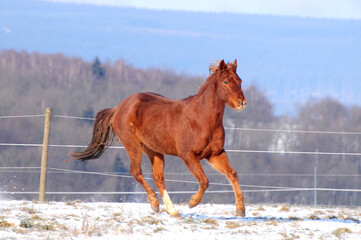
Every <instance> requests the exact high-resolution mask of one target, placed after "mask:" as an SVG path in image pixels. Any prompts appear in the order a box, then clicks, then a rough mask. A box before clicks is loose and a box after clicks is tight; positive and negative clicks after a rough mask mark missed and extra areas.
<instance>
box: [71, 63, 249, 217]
mask: <svg viewBox="0 0 361 240" xmlns="http://www.w3.org/2000/svg"><path fill="white" fill-rule="evenodd" d="M236 71H237V59H236V60H235V61H234V62H233V63H229V62H228V63H225V61H224V60H221V61H219V64H212V65H210V67H209V77H208V78H207V79H206V81H205V82H204V83H203V85H202V86H201V87H200V89H199V91H198V93H197V94H196V95H194V96H189V97H187V98H184V99H181V100H170V99H168V98H166V97H164V96H162V95H159V94H156V93H136V94H133V95H130V96H129V97H127V98H125V99H124V100H123V101H122V102H120V104H119V105H118V106H116V107H114V108H108V109H104V110H102V111H100V112H98V113H97V115H96V118H95V122H94V128H93V136H92V140H91V142H90V144H89V145H88V146H87V148H86V149H85V150H84V151H81V152H72V153H70V156H71V157H72V158H73V159H77V160H80V161H86V160H89V159H96V158H99V157H100V156H101V155H102V153H103V152H104V151H105V150H106V149H107V148H108V147H109V146H110V145H111V144H112V142H113V140H114V138H115V136H117V138H118V140H119V141H120V142H121V143H122V144H123V146H124V148H125V150H126V151H127V154H128V157H129V159H130V170H129V171H130V173H131V175H132V176H133V177H134V178H135V180H136V181H137V182H139V183H140V184H141V185H142V187H143V188H144V190H145V191H146V193H147V200H148V201H149V202H150V205H151V208H152V209H153V210H154V211H155V212H159V200H158V198H157V196H156V193H155V192H154V190H153V189H152V188H151V187H150V186H149V184H148V183H147V182H146V181H145V180H144V177H143V174H142V169H141V162H142V154H143V153H145V154H146V155H147V157H148V158H149V160H150V163H151V166H152V172H153V180H154V183H155V185H156V187H157V188H158V190H159V193H160V195H161V198H162V200H163V203H164V205H165V208H166V211H167V212H168V213H169V215H170V216H174V217H180V215H179V214H178V212H177V210H176V209H175V208H174V205H173V203H172V201H171V199H170V197H169V195H168V192H167V190H166V188H165V185H164V155H173V156H178V157H179V158H181V159H182V160H183V162H184V163H185V165H186V166H187V168H188V169H189V171H190V172H191V173H192V174H193V175H194V177H195V178H196V179H197V181H198V183H199V189H198V192H197V193H196V194H194V195H193V196H192V197H191V199H190V200H189V207H190V208H193V207H195V206H197V205H198V204H199V203H201V202H202V198H203V195H204V192H205V191H206V189H207V188H208V186H209V180H208V178H207V176H206V175H205V173H204V171H203V168H202V165H201V160H202V159H206V160H207V161H208V163H210V165H211V166H212V167H213V168H215V169H216V170H218V171H219V172H221V173H223V174H224V175H225V176H226V177H227V178H228V180H229V182H230V183H231V184H232V187H233V191H234V195H235V202H236V215H237V216H242V217H244V216H245V207H244V203H243V195H242V192H241V187H240V185H239V182H238V176H237V172H236V171H235V170H234V169H233V168H232V167H231V165H230V163H229V160H228V157H227V154H226V151H225V150H224V148H223V147H224V141H225V131H224V128H223V123H222V121H223V114H224V110H225V106H226V105H228V106H229V107H231V108H233V109H236V110H238V111H239V110H242V109H244V108H245V106H246V99H245V97H244V94H243V91H242V88H241V84H242V80H241V78H240V77H239V76H238V75H237V73H236Z"/></svg>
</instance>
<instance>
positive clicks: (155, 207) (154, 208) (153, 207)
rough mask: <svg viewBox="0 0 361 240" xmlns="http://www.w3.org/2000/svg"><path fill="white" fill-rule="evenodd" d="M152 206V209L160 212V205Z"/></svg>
mask: <svg viewBox="0 0 361 240" xmlns="http://www.w3.org/2000/svg"><path fill="white" fill-rule="evenodd" d="M150 207H151V208H152V210H153V211H154V212H156V213H158V212H159V205H151V206H150Z"/></svg>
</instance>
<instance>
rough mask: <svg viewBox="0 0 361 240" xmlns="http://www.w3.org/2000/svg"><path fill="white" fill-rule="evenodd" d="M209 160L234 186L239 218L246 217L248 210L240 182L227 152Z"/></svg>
mask: <svg viewBox="0 0 361 240" xmlns="http://www.w3.org/2000/svg"><path fill="white" fill-rule="evenodd" d="M207 160H208V162H209V163H210V164H211V165H212V167H213V168H215V169H216V170H218V171H219V172H221V173H223V174H224V175H226V177H227V179H228V180H229V182H230V183H231V184H232V187H233V191H234V195H235V198H236V209H237V216H242V217H244V216H245V215H246V210H245V207H244V203H243V195H242V192H241V187H240V185H239V182H238V176H237V172H236V171H235V170H234V169H233V168H232V167H231V165H230V164H229V160H228V157H227V154H226V152H225V151H224V150H223V151H222V152H221V153H220V154H219V155H216V156H211V157H210V158H208V159H207Z"/></svg>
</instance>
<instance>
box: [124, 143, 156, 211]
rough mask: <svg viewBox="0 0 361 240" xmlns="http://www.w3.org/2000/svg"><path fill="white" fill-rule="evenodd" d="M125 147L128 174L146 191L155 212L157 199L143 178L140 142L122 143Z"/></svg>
mask: <svg viewBox="0 0 361 240" xmlns="http://www.w3.org/2000/svg"><path fill="white" fill-rule="evenodd" d="M124 147H125V149H126V150H127V153H128V156H129V159H130V169H129V171H130V174H132V176H133V177H134V178H135V180H137V181H138V182H139V183H140V185H142V187H143V188H144V190H145V191H146V192H147V195H148V196H147V199H148V201H149V202H150V204H151V207H152V209H153V210H154V211H155V212H158V211H159V201H158V199H157V196H156V194H155V192H154V190H153V189H152V188H151V187H150V186H149V184H148V183H147V182H146V181H145V180H144V177H143V174H142V169H141V164H142V152H143V151H142V148H141V146H140V144H139V145H138V144H137V145H128V144H124Z"/></svg>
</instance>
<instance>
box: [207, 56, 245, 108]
mask: <svg viewBox="0 0 361 240" xmlns="http://www.w3.org/2000/svg"><path fill="white" fill-rule="evenodd" d="M210 71H211V73H212V74H215V77H216V79H215V81H216V86H217V92H218V96H219V97H220V98H221V99H223V100H224V101H225V102H226V103H227V104H228V106H230V107H231V108H234V109H236V110H242V109H244V108H245V107H246V103H247V101H246V98H245V97H244V95H243V91H242V87H241V85H242V79H241V78H240V77H239V76H238V75H237V73H236V71H237V59H236V60H234V63H233V64H231V63H227V64H226V63H225V62H224V60H222V61H220V62H219V65H218V66H211V68H210Z"/></svg>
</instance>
